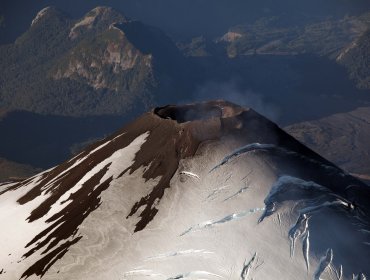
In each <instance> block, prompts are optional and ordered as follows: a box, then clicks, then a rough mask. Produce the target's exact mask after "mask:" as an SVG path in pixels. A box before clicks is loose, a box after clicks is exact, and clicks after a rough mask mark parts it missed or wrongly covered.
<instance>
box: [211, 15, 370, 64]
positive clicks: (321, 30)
mask: <svg viewBox="0 0 370 280" xmlns="http://www.w3.org/2000/svg"><path fill="white" fill-rule="evenodd" d="M291 22H292V21H289V20H287V19H286V18H284V17H279V16H274V17H263V18H260V19H258V20H257V21H256V22H254V23H253V24H245V25H238V26H235V27H232V28H230V29H229V31H228V32H227V33H225V34H224V35H223V36H222V37H220V38H218V39H217V40H216V42H217V43H219V44H221V45H224V48H225V51H226V54H227V55H228V56H229V57H235V56H240V55H254V54H271V55H296V54H307V53H310V54H317V55H320V56H328V57H331V58H336V57H337V56H338V55H339V53H340V52H341V51H342V50H343V49H344V48H345V47H347V46H348V45H349V44H350V43H352V41H353V40H356V39H357V38H359V37H360V36H361V35H362V34H364V32H366V30H367V29H368V28H370V14H369V13H367V14H363V15H361V16H352V17H348V16H347V17H344V18H342V19H326V20H317V21H313V22H312V21H310V22H308V23H307V22H305V21H303V22H300V21H298V20H296V21H293V22H295V24H294V23H293V24H292V23H291Z"/></svg>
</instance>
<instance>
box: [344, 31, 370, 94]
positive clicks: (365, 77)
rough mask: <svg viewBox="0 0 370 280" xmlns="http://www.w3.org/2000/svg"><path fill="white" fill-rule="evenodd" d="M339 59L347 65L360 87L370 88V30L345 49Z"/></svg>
mask: <svg viewBox="0 0 370 280" xmlns="http://www.w3.org/2000/svg"><path fill="white" fill-rule="evenodd" d="M337 61H338V62H339V63H340V64H343V65H345V66H346V67H347V69H348V72H349V75H350V77H351V78H352V79H353V80H354V81H355V82H356V83H357V86H358V87H359V88H361V89H370V65H369V61H370V30H368V31H367V32H365V33H364V34H363V35H362V36H361V37H360V38H358V39H356V40H355V41H354V42H352V44H351V45H349V46H348V47H347V48H346V49H344V50H343V52H342V53H341V54H340V55H339V56H338V58H337Z"/></svg>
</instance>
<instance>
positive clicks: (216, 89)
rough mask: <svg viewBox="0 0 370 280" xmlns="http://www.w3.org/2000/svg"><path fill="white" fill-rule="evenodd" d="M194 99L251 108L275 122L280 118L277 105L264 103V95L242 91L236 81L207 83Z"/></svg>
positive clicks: (198, 90)
mask: <svg viewBox="0 0 370 280" xmlns="http://www.w3.org/2000/svg"><path fill="white" fill-rule="evenodd" d="M194 99H195V100H192V101H206V100H211V99H224V100H227V101H230V102H233V103H236V104H238V105H241V106H243V107H250V108H252V109H253V110H255V111H257V112H258V113H260V114H262V115H264V116H265V117H267V118H269V119H270V120H272V121H275V122H276V121H278V120H279V116H280V110H279V109H278V108H277V107H276V106H275V105H273V104H271V103H268V102H266V101H264V99H263V97H262V95H260V94H258V93H256V92H254V91H252V90H246V89H241V87H240V86H239V85H238V83H237V82H236V81H227V82H215V81H209V82H206V83H205V84H203V85H201V86H199V87H198V88H197V89H196V90H195V93H194Z"/></svg>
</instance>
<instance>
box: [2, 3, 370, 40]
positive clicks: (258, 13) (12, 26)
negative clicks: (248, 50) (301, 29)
mask: <svg viewBox="0 0 370 280" xmlns="http://www.w3.org/2000/svg"><path fill="white" fill-rule="evenodd" d="M49 5H54V6H56V7H58V8H60V9H62V10H64V11H65V12H67V13H68V14H70V15H71V16H73V17H80V16H82V15H83V14H85V13H86V11H88V10H91V9H92V8H94V7H96V6H99V5H106V6H111V7H114V8H116V9H118V10H120V11H122V12H123V13H124V14H125V15H126V16H128V17H131V18H134V19H139V20H141V21H143V22H145V23H148V24H151V25H155V26H158V27H160V28H162V29H163V30H164V31H165V32H167V33H168V34H170V35H171V36H174V37H175V39H178V38H190V37H194V36H199V35H206V36H209V37H214V36H217V35H219V34H220V33H223V32H225V31H226V30H227V29H228V28H229V27H230V26H233V25H236V24H242V23H251V22H254V21H255V20H256V19H258V18H260V17H269V16H273V15H279V16H280V15H284V16H285V17H286V20H287V22H288V23H290V24H298V23H302V22H307V21H312V20H314V19H315V18H316V19H317V18H325V17H343V16H345V15H357V14H360V13H363V12H365V11H367V10H369V9H370V1H368V0H310V1H307V0H281V1H277V0H258V1H256V0H186V1H185V0H106V1H97V0H89V1H86V0H63V1H61V0H42V1H26V0H13V1H11V0H2V1H1V3H0V14H3V15H4V18H5V19H4V25H5V27H6V28H1V29H0V43H7V42H12V41H13V40H15V38H16V37H17V36H19V35H20V34H21V33H22V32H24V31H25V30H26V29H27V28H28V27H29V25H30V22H31V20H32V19H33V18H34V16H35V14H37V12H38V11H39V10H41V9H42V8H44V7H46V6H49Z"/></svg>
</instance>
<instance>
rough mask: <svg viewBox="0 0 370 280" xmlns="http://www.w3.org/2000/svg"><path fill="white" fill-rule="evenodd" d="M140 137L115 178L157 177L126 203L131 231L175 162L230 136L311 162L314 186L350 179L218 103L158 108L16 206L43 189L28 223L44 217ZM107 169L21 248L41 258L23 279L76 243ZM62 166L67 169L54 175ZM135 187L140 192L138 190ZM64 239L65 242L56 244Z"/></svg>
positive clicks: (47, 177) (141, 224) (267, 126)
mask: <svg viewBox="0 0 370 280" xmlns="http://www.w3.org/2000/svg"><path fill="white" fill-rule="evenodd" d="M147 132H149V136H148V137H147V139H146V142H145V143H144V144H143V145H142V146H141V149H140V150H139V151H138V152H137V153H136V156H135V160H134V163H133V164H132V165H131V166H130V167H129V168H127V169H126V170H123V171H122V173H121V174H120V175H119V176H124V174H126V173H127V172H129V173H133V172H134V171H136V170H137V169H139V168H140V167H143V166H144V167H146V169H145V172H144V174H143V178H144V179H145V180H150V179H155V178H160V179H159V182H158V183H157V185H156V186H154V188H153V189H152V191H151V192H150V193H149V194H148V195H146V196H144V197H142V198H141V199H139V200H138V201H137V202H136V203H135V204H134V205H133V206H132V209H131V211H130V213H129V214H128V216H127V217H126V218H130V217H131V216H133V215H134V214H138V211H139V209H141V210H142V211H141V212H140V215H139V221H138V222H137V224H136V227H135V230H134V231H135V232H136V231H140V230H142V229H144V228H145V227H146V226H147V224H148V223H149V222H150V221H152V219H153V218H154V217H155V215H156V214H157V212H158V210H157V208H156V204H157V203H159V202H160V200H161V199H162V197H163V195H164V192H165V190H166V189H167V188H169V187H170V180H171V178H172V177H173V175H174V174H175V172H176V170H177V168H178V165H179V162H180V160H181V159H184V158H187V157H191V156H193V155H194V154H195V153H196V151H197V149H198V146H199V145H200V144H201V143H203V142H206V141H212V140H222V139H224V138H225V139H226V138H228V137H232V138H233V139H237V140H240V142H241V143H244V144H248V143H255V142H259V143H268V144H275V145H278V146H280V147H284V148H286V149H289V150H290V151H294V152H296V153H297V154H298V155H300V156H301V157H302V156H303V157H307V158H309V159H310V161H306V163H305V164H306V165H305V168H304V169H305V170H304V174H302V178H303V179H304V178H305V177H310V178H314V179H315V181H317V182H318V183H323V184H325V185H332V186H335V187H338V188H339V189H341V190H344V189H345V186H348V185H350V184H353V182H354V180H353V178H352V177H349V176H348V177H340V176H338V175H337V173H334V174H327V173H328V172H327V170H326V169H325V168H322V167H321V165H320V164H323V165H325V166H330V167H331V168H333V169H335V170H337V168H336V167H335V166H334V165H332V164H331V163H330V162H328V161H327V160H325V159H323V158H322V157H320V156H319V155H318V154H315V153H314V152H312V151H311V150H310V149H308V148H306V147H305V146H303V145H302V144H300V143H299V142H298V141H296V140H295V139H294V138H292V137H291V136H290V135H288V134H287V133H285V132H284V131H282V130H281V129H280V128H279V127H278V126H277V125H275V124H274V123H272V122H271V121H269V120H268V119H266V118H264V117H263V116H261V115H259V114H258V113H256V112H255V111H253V110H251V109H244V108H242V107H240V106H237V105H234V104H232V103H228V102H225V101H211V102H207V103H199V104H190V105H184V106H165V107H160V108H156V109H154V110H153V111H152V112H149V113H146V114H144V115H142V116H141V117H140V118H138V119H137V120H135V121H133V122H131V123H130V124H128V125H126V126H125V127H123V128H122V129H121V130H120V131H118V132H117V133H115V134H114V135H112V136H110V137H108V138H107V139H105V140H103V141H100V142H98V143H96V144H95V145H93V146H91V147H89V148H88V149H86V150H85V151H83V152H82V153H81V154H79V155H78V156H77V157H75V158H73V159H72V160H70V161H66V162H64V163H62V164H61V165H59V166H57V167H55V168H54V169H52V170H50V171H48V172H46V173H44V174H42V175H41V178H40V180H39V181H38V183H37V184H36V185H35V186H34V187H33V188H32V189H30V191H29V192H28V193H26V194H25V195H24V196H23V197H21V198H19V200H18V203H20V204H25V203H27V202H30V201H32V200H34V199H36V198H37V197H38V196H40V195H41V193H43V192H46V193H47V194H49V196H48V198H47V199H46V200H44V201H43V202H42V203H41V204H40V205H39V206H38V207H36V208H35V209H34V210H33V211H32V212H31V213H30V216H29V217H28V221H29V222H32V221H35V220H38V219H40V218H41V217H43V216H44V215H46V214H47V213H48V211H49V210H50V208H51V206H52V205H53V204H54V203H56V202H57V201H58V200H59V199H60V198H61V196H62V195H63V194H65V193H66V192H68V191H69V190H70V189H72V188H73V187H74V186H75V185H76V184H77V183H78V182H79V181H80V180H81V179H82V178H83V177H84V176H85V175H86V173H88V172H89V171H90V170H91V169H92V168H93V167H95V166H96V165H97V164H99V163H100V162H102V161H103V160H105V159H107V158H109V157H110V156H111V155H112V154H113V153H114V152H115V151H117V150H120V149H123V148H125V147H127V146H128V145H129V144H130V143H131V142H132V141H133V140H134V139H135V138H137V137H138V136H140V135H142V134H144V133H147ZM113 139H114V140H113ZM106 142H109V143H108V144H107V145H105V146H103V147H101V148H100V149H98V150H96V151H95V152H94V153H92V154H91V155H90V154H89V153H90V152H91V151H92V150H95V149H96V148H97V147H98V146H100V145H102V144H103V143H106ZM85 157H86V158H85ZM83 158H85V159H84V160H83V161H81V162H79V164H77V165H76V166H74V167H72V166H73V165H74V164H75V163H76V162H77V161H79V160H81V159H83ZM276 159H277V160H280V162H281V164H284V165H286V166H287V168H288V169H289V168H294V169H295V167H296V166H299V165H302V161H301V158H300V157H295V158H290V157H284V158H283V159H282V156H281V155H276ZM109 165H110V164H107V165H106V166H105V167H104V168H102V169H101V170H100V171H99V172H97V173H96V174H95V175H94V176H92V177H91V178H90V179H89V180H87V181H86V182H85V183H84V184H83V186H82V188H80V189H79V190H78V191H77V192H75V193H73V194H71V195H70V197H69V198H68V199H67V200H66V201H65V202H67V201H68V202H69V204H68V205H67V206H66V207H64V209H62V210H61V211H60V212H59V213H56V214H54V215H53V216H52V217H50V218H49V219H48V220H47V223H48V224H49V227H48V228H46V229H45V230H44V231H43V232H41V233H40V234H38V235H37V236H35V238H34V239H33V240H31V241H30V242H29V243H28V244H27V247H28V248H29V251H28V252H27V253H26V254H25V255H24V258H27V257H29V256H31V255H32V254H34V253H35V252H37V251H40V250H41V251H42V253H43V258H42V259H40V260H39V261H38V262H37V263H35V264H33V265H32V266H31V267H29V268H28V269H27V270H26V271H25V272H24V274H23V276H24V277H29V276H31V275H33V274H35V275H39V276H42V275H43V274H44V273H45V272H46V271H47V269H48V268H49V267H50V265H51V263H50V261H51V260H53V262H55V261H56V260H57V259H59V258H61V257H62V256H63V255H64V254H65V253H66V252H67V251H68V248H69V247H70V246H71V245H73V244H74V243H76V242H78V241H79V240H80V238H81V236H79V235H78V228H79V226H80V225H81V223H82V222H83V221H84V220H85V218H86V217H87V216H88V215H89V214H90V213H91V212H92V211H94V210H95V209H97V208H98V207H99V205H100V204H101V199H100V195H101V193H102V192H103V191H104V190H106V189H107V188H109V185H110V182H111V180H112V179H113V178H112V177H110V178H108V179H107V180H105V181H103V182H100V181H101V179H102V178H103V176H104V175H105V174H106V172H107V170H108V168H109ZM71 167H72V168H71ZM306 167H307V168H306ZM69 168H71V169H70V170H68V171H67V172H66V173H65V174H63V175H62V176H60V174H61V173H62V172H65V171H66V170H67V169H69ZM322 178H323V179H322ZM31 179H32V178H31ZM31 179H28V180H25V181H23V182H20V183H18V184H16V185H14V186H12V187H10V188H8V189H4V190H3V191H2V192H1V191H0V195H1V194H2V193H4V192H6V191H11V190H13V189H17V188H20V187H22V186H24V185H25V184H27V183H29V182H30V181H31ZM316 179H317V180H316ZM355 183H356V182H355ZM360 185H361V184H360ZM135 187H137V188H140V187H141V186H135ZM361 188H362V187H361V186H360V187H358V188H356V189H355V190H354V191H356V192H357V191H361ZM351 191H352V189H351ZM343 195H347V194H343ZM364 199H366V198H364ZM65 202H64V203H65ZM68 239H69V240H68ZM64 240H68V241H65V242H64V243H63V241H64ZM49 242H50V243H49ZM59 242H60V243H59ZM58 244H59V245H58ZM45 247H46V248H45Z"/></svg>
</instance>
